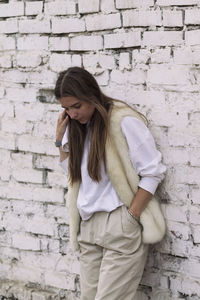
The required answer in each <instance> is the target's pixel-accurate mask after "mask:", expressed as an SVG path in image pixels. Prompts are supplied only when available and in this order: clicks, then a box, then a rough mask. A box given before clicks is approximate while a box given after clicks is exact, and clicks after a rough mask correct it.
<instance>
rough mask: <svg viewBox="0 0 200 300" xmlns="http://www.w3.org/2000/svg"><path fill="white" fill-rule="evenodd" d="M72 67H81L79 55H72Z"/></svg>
mask: <svg viewBox="0 0 200 300" xmlns="http://www.w3.org/2000/svg"><path fill="white" fill-rule="evenodd" d="M72 66H78V67H82V57H81V55H79V54H74V55H72Z"/></svg>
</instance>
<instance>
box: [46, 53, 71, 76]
mask: <svg viewBox="0 0 200 300" xmlns="http://www.w3.org/2000/svg"><path fill="white" fill-rule="evenodd" d="M49 66H50V69H51V70H52V71H55V72H60V71H63V69H64V68H65V69H67V68H68V67H70V66H71V55H70V54H57V53H53V54H52V55H51V57H50V61H49Z"/></svg>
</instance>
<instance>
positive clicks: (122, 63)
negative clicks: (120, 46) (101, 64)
mask: <svg viewBox="0 0 200 300" xmlns="http://www.w3.org/2000/svg"><path fill="white" fill-rule="evenodd" d="M119 69H120V70H124V69H127V70H129V69H131V65H130V55H129V53H120V56H119Z"/></svg>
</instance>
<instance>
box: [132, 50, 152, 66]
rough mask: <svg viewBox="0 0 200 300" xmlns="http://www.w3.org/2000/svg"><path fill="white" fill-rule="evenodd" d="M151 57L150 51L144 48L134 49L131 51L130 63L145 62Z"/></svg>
mask: <svg viewBox="0 0 200 300" xmlns="http://www.w3.org/2000/svg"><path fill="white" fill-rule="evenodd" d="M150 57H151V53H150V51H149V50H146V49H140V50H138V49H136V50H133V51H132V63H133V64H137V63H144V64H146V63H147V62H148V60H149V59H150Z"/></svg>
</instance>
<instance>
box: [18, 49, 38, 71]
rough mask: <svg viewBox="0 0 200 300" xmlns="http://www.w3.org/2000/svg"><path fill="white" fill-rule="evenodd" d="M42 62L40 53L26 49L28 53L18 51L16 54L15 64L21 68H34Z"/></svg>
mask: <svg viewBox="0 0 200 300" xmlns="http://www.w3.org/2000/svg"><path fill="white" fill-rule="evenodd" d="M41 62H42V58H41V55H40V54H38V53H34V52H32V53H31V51H28V53H26V52H23V53H18V54H17V56H16V64H17V66H19V67H22V68H36V67H38V66H39V65H40V64H41Z"/></svg>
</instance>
